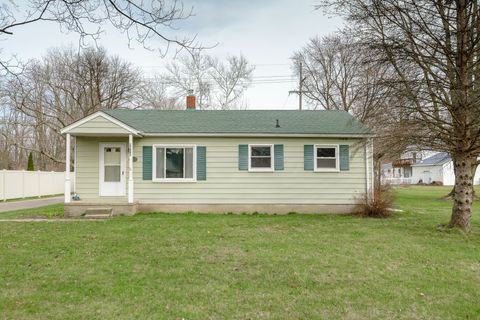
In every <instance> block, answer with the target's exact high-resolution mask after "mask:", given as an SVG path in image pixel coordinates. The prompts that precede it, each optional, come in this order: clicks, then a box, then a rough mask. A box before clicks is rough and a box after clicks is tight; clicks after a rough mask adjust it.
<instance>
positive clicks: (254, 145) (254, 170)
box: [248, 143, 275, 172]
mask: <svg viewBox="0 0 480 320" xmlns="http://www.w3.org/2000/svg"><path fill="white" fill-rule="evenodd" d="M252 147H270V168H252ZM273 148H274V147H273V144H268V143H267V144H265V143H261V144H249V145H248V171H251V172H273V171H275V167H274V161H275V160H274V158H275V154H274V151H275V150H274V149H273Z"/></svg>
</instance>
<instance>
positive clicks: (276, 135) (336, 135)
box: [142, 133, 373, 138]
mask: <svg viewBox="0 0 480 320" xmlns="http://www.w3.org/2000/svg"><path fill="white" fill-rule="evenodd" d="M142 135H143V136H144V137H277V138H278V137H287V138H289V137H291V138H297V137H307V138H308V137H311V138H371V137H373V135H370V134H338V133H336V134H322V133H320V134H311V133H306V134H302V133H142Z"/></svg>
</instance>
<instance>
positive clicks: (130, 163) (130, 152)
mask: <svg viewBox="0 0 480 320" xmlns="http://www.w3.org/2000/svg"><path fill="white" fill-rule="evenodd" d="M128 203H133V135H131V134H129V135H128Z"/></svg>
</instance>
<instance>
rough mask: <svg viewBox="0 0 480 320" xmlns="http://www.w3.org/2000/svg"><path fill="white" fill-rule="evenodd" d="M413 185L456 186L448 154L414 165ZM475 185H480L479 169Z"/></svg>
mask: <svg viewBox="0 0 480 320" xmlns="http://www.w3.org/2000/svg"><path fill="white" fill-rule="evenodd" d="M412 169H413V171H412V183H413V184H416V183H427V184H428V183H432V182H441V183H442V184H443V185H446V186H453V185H454V184H455V173H454V171H453V161H452V159H451V157H450V155H449V154H448V153H446V152H439V153H437V154H435V155H433V156H431V157H428V158H426V159H425V160H423V161H421V162H420V163H417V164H414V165H412ZM474 184H477V185H478V184H480V168H477V171H476V174H475V177H474Z"/></svg>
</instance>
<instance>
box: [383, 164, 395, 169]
mask: <svg viewBox="0 0 480 320" xmlns="http://www.w3.org/2000/svg"><path fill="white" fill-rule="evenodd" d="M392 168H393V167H392V163H391V162H389V163H384V164H382V170H389V169H392Z"/></svg>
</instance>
